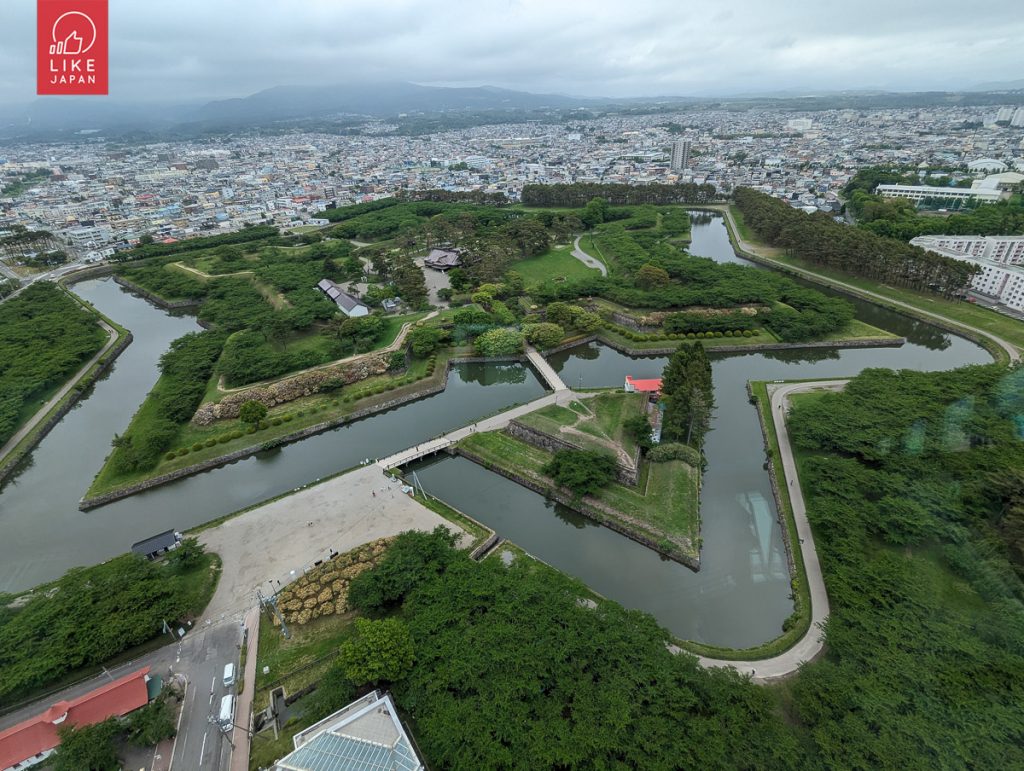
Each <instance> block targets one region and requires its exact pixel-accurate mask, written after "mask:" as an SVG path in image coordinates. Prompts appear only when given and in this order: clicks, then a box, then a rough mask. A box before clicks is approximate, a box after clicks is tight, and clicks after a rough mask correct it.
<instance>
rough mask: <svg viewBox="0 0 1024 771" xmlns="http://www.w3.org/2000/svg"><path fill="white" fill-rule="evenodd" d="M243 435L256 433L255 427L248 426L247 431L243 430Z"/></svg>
mask: <svg viewBox="0 0 1024 771" xmlns="http://www.w3.org/2000/svg"><path fill="white" fill-rule="evenodd" d="M245 433H247V434H255V433H256V426H249V427H248V428H247V429H245Z"/></svg>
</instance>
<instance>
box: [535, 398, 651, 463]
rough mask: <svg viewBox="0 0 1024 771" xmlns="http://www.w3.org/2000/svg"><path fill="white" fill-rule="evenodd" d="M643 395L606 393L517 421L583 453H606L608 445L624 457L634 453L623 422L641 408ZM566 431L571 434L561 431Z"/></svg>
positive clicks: (539, 411)
mask: <svg viewBox="0 0 1024 771" xmlns="http://www.w3.org/2000/svg"><path fill="white" fill-rule="evenodd" d="M644 402H645V397H644V396H643V394H627V393H606V394H600V395H598V396H595V397H593V398H591V399H585V400H583V401H580V402H573V403H572V405H570V407H571V408H570V407H561V406H559V405H555V404H553V405H550V406H548V407H543V408H541V409H539V410H537V411H536V412H531V413H528V414H526V415H523V416H522V417H521V418H519V419H518V420H519V422H520V423H523V424H524V425H527V426H530V427H532V428H535V429H537V430H538V431H542V432H543V433H545V434H550V435H551V436H555V437H558V438H560V439H562V440H564V441H567V442H570V443H571V444H574V445H576V446H578V447H580V448H581V449H584V450H601V451H605V452H607V451H608V450H609V447H608V445H609V443H611V444H614V445H617V446H619V447H621V448H622V449H623V450H624V451H625V452H626V454H627V455H628V456H630V457H633V456H634V455H635V454H636V451H637V445H636V440H635V439H634V438H633V437H632V436H630V435H629V434H628V433H627V432H626V431H625V429H624V427H623V423H624V422H625V420H626V419H627V418H630V417H632V416H633V415H639V414H640V411H641V409H642V408H643V405H644ZM565 428H570V429H573V430H571V431H564V430H563V429H565Z"/></svg>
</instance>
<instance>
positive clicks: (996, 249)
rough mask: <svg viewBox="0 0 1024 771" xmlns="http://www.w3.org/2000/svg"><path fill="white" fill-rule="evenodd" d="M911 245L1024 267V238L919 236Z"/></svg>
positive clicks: (913, 239) (911, 240)
mask: <svg viewBox="0 0 1024 771" xmlns="http://www.w3.org/2000/svg"><path fill="white" fill-rule="evenodd" d="M910 243H912V244H914V245H915V246H920V247H922V248H924V249H931V250H933V251H938V250H939V249H946V250H948V251H950V252H955V253H956V254H958V255H962V256H964V257H974V258H976V259H981V260H991V261H992V262H1000V263H1003V264H1004V265H1024V236H918V237H917V238H912V239H910Z"/></svg>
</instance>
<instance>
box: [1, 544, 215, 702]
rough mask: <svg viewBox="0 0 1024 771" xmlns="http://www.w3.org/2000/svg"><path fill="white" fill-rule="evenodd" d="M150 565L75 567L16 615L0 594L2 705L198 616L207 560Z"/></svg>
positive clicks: (130, 558)
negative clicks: (171, 625)
mask: <svg viewBox="0 0 1024 771" xmlns="http://www.w3.org/2000/svg"><path fill="white" fill-rule="evenodd" d="M192 553H193V554H194V555H195V556H196V559H194V560H191V561H189V562H185V563H183V562H181V561H179V562H177V563H173V562H170V561H169V562H167V563H155V562H150V561H148V560H146V559H145V558H143V557H140V556H138V555H135V554H124V555H122V556H120V557H114V558H113V559H111V560H108V561H106V562H104V563H103V564H102V565H96V566H94V567H89V568H73V569H71V570H69V571H68V572H67V573H65V574H64V576H63V577H62V578H59V579H58V580H56V581H54V582H53V583H52V584H48V585H47V586H46V587H44V588H45V590H46V591H37V592H36V593H35V594H33V596H32V598H31V599H30V600H29V601H28V602H27V603H25V605H24V606H23V607H21V608H18V609H12V608H10V607H9V603H10V600H11V598H10V596H9V595H3V594H0V671H2V672H3V673H4V676H3V677H0V704H6V703H10V702H11V701H14V700H16V699H17V698H18V697H20V696H23V695H25V694H26V693H27V692H30V691H32V690H34V689H38V688H41V687H43V686H45V685H48V684H49V683H51V682H53V681H54V680H57V679H58V678H60V677H62V676H63V675H65V674H67V673H68V672H72V671H74V670H76V669H79V668H81V667H89V666H97V665H99V664H101V663H103V662H105V661H108V660H109V659H111V658H112V657H114V656H116V655H117V654H119V653H122V652H123V651H125V650H127V649H129V648H131V647H132V646H134V645H139V644H140V643H143V642H146V641H147V640H150V639H152V638H154V637H156V636H157V635H159V634H161V632H162V630H163V622H164V621H165V620H166V621H167V623H173V622H175V621H184V620H186V618H188V617H191V616H193V615H194V614H197V613H199V612H200V611H201V610H202V609H203V607H205V605H206V602H207V601H208V600H209V598H210V594H211V593H212V588H213V583H214V582H215V576H216V573H215V572H212V571H211V570H210V564H211V563H210V560H211V558H210V557H208V556H204V555H202V553H201V551H199V552H198V553H197V550H196V549H193V551H192Z"/></svg>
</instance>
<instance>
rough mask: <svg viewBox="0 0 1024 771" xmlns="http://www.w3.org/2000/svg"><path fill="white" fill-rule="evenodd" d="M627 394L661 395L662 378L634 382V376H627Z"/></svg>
mask: <svg viewBox="0 0 1024 771" xmlns="http://www.w3.org/2000/svg"><path fill="white" fill-rule="evenodd" d="M626 392H627V393H631V394H632V393H642V394H660V393H661V378H660V377H659V378H654V379H651V380H634V379H633V376H632V375H626Z"/></svg>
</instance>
